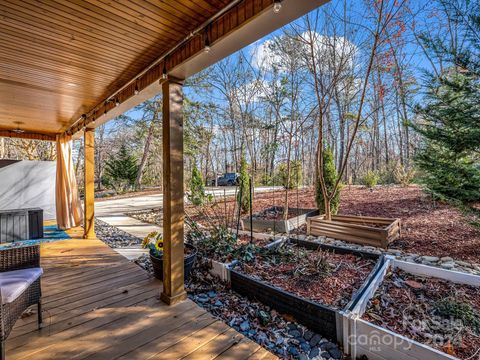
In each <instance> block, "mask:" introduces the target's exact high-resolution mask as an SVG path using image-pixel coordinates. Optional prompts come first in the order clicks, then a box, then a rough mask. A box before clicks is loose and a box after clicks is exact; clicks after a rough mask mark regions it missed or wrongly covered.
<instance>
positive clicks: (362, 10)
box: [108, 0, 433, 128]
mask: <svg viewBox="0 0 480 360" xmlns="http://www.w3.org/2000/svg"><path fill="white" fill-rule="evenodd" d="M342 4H343V1H342V0H333V1H331V2H330V4H329V5H328V6H329V7H330V8H324V9H325V10H327V9H336V10H334V12H335V11H338V9H341V7H342ZM348 4H349V6H351V11H352V12H353V13H354V14H355V15H354V17H355V18H362V21H368V19H367V15H368V9H367V8H366V1H365V0H353V1H351V2H348ZM408 4H409V8H410V9H411V12H412V13H414V14H416V21H415V23H414V25H415V27H416V28H417V29H424V28H426V27H432V26H433V22H432V21H431V18H430V17H429V16H430V15H431V13H430V9H429V8H430V7H431V5H430V4H431V2H426V1H424V0H410V1H408ZM407 18H411V17H410V16H407ZM300 22H301V20H297V21H295V22H293V23H292V24H293V25H294V24H295V23H300ZM292 24H289V25H286V26H285V28H287V29H288V28H289V27H291V26H292ZM412 24H413V23H409V26H412ZM317 31H318V32H319V33H320V34H322V31H321V29H318V30H317ZM281 33H282V29H279V30H277V31H275V32H273V33H271V34H269V35H267V36H265V37H264V38H262V39H260V40H258V41H256V42H255V43H253V44H251V45H249V46H247V47H246V48H244V49H243V51H244V52H246V53H247V54H250V53H252V51H254V49H255V48H256V47H257V46H259V45H261V44H262V43H264V42H265V41H266V40H268V39H271V38H272V37H275V36H278V35H279V34H281ZM406 34H407V39H408V40H410V41H409V43H408V45H407V46H406V47H405V50H406V52H405V53H406V60H407V61H408V62H410V64H411V65H412V66H411V68H412V71H413V75H414V76H415V77H416V78H417V79H420V78H421V77H422V74H423V72H424V71H425V70H427V71H428V69H429V63H428V61H427V59H426V57H425V55H424V54H423V52H422V51H421V49H420V48H419V46H418V45H417V44H416V42H415V41H414V38H413V36H412V35H411V34H412V32H411V31H410V30H409V29H408V30H407V31H406ZM322 35H328V34H322ZM347 38H348V37H347ZM361 38H362V37H361V36H360V39H361ZM349 40H350V41H352V42H354V43H355V39H351V38H349ZM360 41H361V40H360ZM356 45H358V46H360V47H361V44H358V43H357V44H356ZM238 56H239V53H238V52H237V53H234V54H232V55H230V57H232V58H235V57H238ZM185 95H186V96H187V97H189V98H191V99H193V100H205V99H208V98H211V97H212V96H213V97H214V98H220V97H219V96H218V94H206V97H204V98H203V99H202V97H199V96H198V94H196V93H195V92H194V91H192V89H190V88H188V87H185ZM417 96H418V95H417ZM126 114H127V115H129V116H130V117H132V118H139V117H141V112H140V111H136V110H130V111H128V112H127V113H126ZM114 124H115V121H111V122H110V123H109V125H108V127H109V128H110V127H113V126H115V125H114Z"/></svg>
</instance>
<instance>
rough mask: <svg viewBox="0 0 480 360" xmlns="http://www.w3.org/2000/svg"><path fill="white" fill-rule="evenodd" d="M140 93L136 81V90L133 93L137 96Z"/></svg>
mask: <svg viewBox="0 0 480 360" xmlns="http://www.w3.org/2000/svg"><path fill="white" fill-rule="evenodd" d="M139 92H140V91H139V90H138V80H136V81H135V90H134V91H133V93H134V94H135V95H138V93H139Z"/></svg>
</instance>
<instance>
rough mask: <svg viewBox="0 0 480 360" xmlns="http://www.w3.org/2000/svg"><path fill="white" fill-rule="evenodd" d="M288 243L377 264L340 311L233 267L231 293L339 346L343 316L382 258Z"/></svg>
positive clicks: (311, 245) (341, 337) (342, 250)
mask: <svg viewBox="0 0 480 360" xmlns="http://www.w3.org/2000/svg"><path fill="white" fill-rule="evenodd" d="M289 241H290V242H291V243H295V244H298V245H299V246H302V247H305V248H307V249H309V250H317V249H322V250H326V251H333V252H336V253H338V254H354V255H357V256H359V257H363V258H367V259H372V260H377V263H376V265H375V266H374V268H373V269H372V271H371V273H370V274H369V275H368V277H367V278H366V279H365V281H364V283H363V284H362V285H361V286H360V288H359V289H358V290H357V291H356V292H355V293H354V294H353V295H352V298H351V299H350V301H349V303H348V304H347V305H346V306H345V307H344V309H340V310H338V309H333V308H331V307H329V306H327V305H323V304H321V303H317V302H314V301H311V300H308V299H304V298H301V297H299V296H297V295H294V294H292V293H290V292H287V291H284V290H282V289H280V288H278V287H275V286H272V285H270V284H268V283H266V282H264V281H261V280H257V279H254V278H252V277H250V276H248V275H245V274H243V273H241V272H239V271H237V270H235V266H236V264H235V265H234V266H232V268H231V269H230V281H231V288H232V290H234V291H236V292H237V293H239V294H241V295H244V296H246V297H248V298H250V299H253V300H255V301H259V302H261V303H263V304H265V305H268V306H270V307H271V308H274V309H276V310H277V311H279V312H280V313H283V314H289V315H291V316H293V317H294V318H295V319H296V320H297V321H298V322H300V323H301V324H303V325H305V326H307V327H308V328H310V329H312V330H313V331H315V332H317V333H319V334H321V335H322V336H325V337H328V338H329V339H332V340H333V341H337V342H340V343H341V342H342V341H343V338H344V336H343V335H344V330H343V323H344V316H345V315H344V313H345V312H347V311H349V310H350V309H353V307H354V306H355V305H356V304H357V302H358V300H359V299H360V297H361V296H362V295H363V294H364V292H365V291H366V289H367V288H368V285H369V284H370V282H371V281H372V279H373V278H374V277H375V275H376V274H377V272H378V271H379V270H380V269H381V267H382V266H383V263H384V261H385V260H384V256H383V255H377V254H373V253H369V252H364V251H359V250H354V249H347V248H342V247H337V246H333V245H326V244H318V243H314V242H311V241H304V240H297V239H289Z"/></svg>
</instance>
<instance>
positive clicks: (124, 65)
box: [0, 0, 327, 140]
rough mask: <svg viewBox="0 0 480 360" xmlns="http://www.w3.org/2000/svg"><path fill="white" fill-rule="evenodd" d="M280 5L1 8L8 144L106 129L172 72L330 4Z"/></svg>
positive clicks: (191, 2) (264, 1)
mask: <svg viewBox="0 0 480 360" xmlns="http://www.w3.org/2000/svg"><path fill="white" fill-rule="evenodd" d="M275 1H279V0H128V1H127V0H115V1H112V0H69V1H64V0H24V1H22V2H19V1H17V0H2V1H1V2H0V136H11V137H24V138H29V139H41V140H53V139H54V138H55V135H56V134H59V133H63V132H69V133H72V134H74V133H76V132H78V131H79V130H81V129H83V127H84V126H87V127H95V126H98V125H99V124H100V123H103V122H106V121H108V120H109V119H111V118H113V117H114V116H117V115H119V114H121V113H122V112H125V111H126V110H128V109H129V108H131V107H133V106H135V105H137V104H139V103H140V102H141V101H144V100H146V99H148V98H150V97H151V96H153V95H155V94H157V93H159V92H160V85H159V80H160V79H161V78H162V74H163V72H164V71H165V70H166V71H167V72H168V74H169V75H173V76H176V77H183V78H185V77H187V76H190V75H192V74H194V73H195V72H198V71H200V70H202V69H204V68H206V67H207V66H209V65H211V64H213V63H214V62H216V61H218V60H219V59H221V58H223V57H226V56H228V55H229V54H231V53H233V52H234V51H237V50H239V49H241V48H242V47H243V46H246V45H248V44H250V43H252V42H254V41H256V40H258V39H259V38H261V37H262V36H264V35H266V34H268V33H269V32H271V31H274V30H275V29H277V28H279V27H281V26H282V25H284V24H286V23H288V22H290V21H292V20H294V19H296V18H297V17H299V16H301V15H304V14H305V13H307V12H308V11H310V10H312V9H314V8H316V7H318V6H320V5H321V4H323V3H324V2H325V1H327V0H281V1H282V4H283V9H282V11H281V13H279V14H273V12H272V11H271V9H272V6H273V3H274V2H275ZM206 44H210V46H211V48H212V51H211V53H209V54H205V53H204V51H203V49H204V48H205V45H206ZM119 105H120V106H119ZM82 114H86V117H83V118H82ZM17 129H20V131H15V130H17Z"/></svg>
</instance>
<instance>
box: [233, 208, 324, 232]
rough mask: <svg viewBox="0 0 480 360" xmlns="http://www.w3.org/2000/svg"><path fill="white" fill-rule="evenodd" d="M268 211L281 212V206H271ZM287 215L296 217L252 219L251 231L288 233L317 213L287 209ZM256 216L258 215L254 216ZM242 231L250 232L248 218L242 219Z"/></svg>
mask: <svg viewBox="0 0 480 360" xmlns="http://www.w3.org/2000/svg"><path fill="white" fill-rule="evenodd" d="M268 210H277V211H283V207H282V206H273V207H271V208H267V209H265V211H268ZM288 212H289V214H292V213H295V214H297V216H295V217H292V218H290V219H288V220H269V219H255V218H254V219H253V220H252V225H253V231H255V232H259V233H264V232H270V231H273V232H275V233H288V232H289V231H290V230H294V229H297V228H299V227H300V226H302V225H304V224H305V223H306V222H307V219H308V218H310V217H312V216H316V215H318V214H319V211H318V210H316V209H302V208H288ZM254 216H258V214H254ZM242 229H243V230H250V217H247V218H243V219H242Z"/></svg>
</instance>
